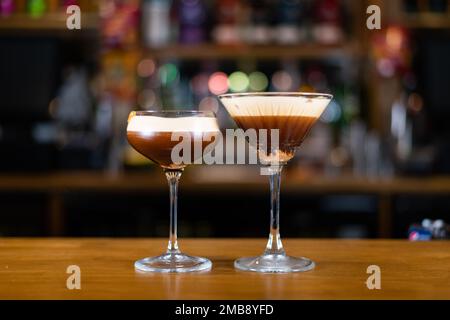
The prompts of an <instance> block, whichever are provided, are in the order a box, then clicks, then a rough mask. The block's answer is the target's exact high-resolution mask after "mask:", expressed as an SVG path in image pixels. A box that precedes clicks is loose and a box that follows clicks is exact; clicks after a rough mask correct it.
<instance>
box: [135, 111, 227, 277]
mask: <svg viewBox="0 0 450 320" xmlns="http://www.w3.org/2000/svg"><path fill="white" fill-rule="evenodd" d="M218 133H219V126H218V124H217V119H216V117H215V115H214V113H212V112H203V111H132V112H131V113H130V115H129V117H128V127H127V138H128V142H129V143H130V144H131V145H132V146H133V148H134V149H136V150H137V151H138V152H139V153H141V154H142V155H144V156H145V157H147V158H149V159H150V160H152V161H153V162H155V163H157V164H159V165H160V167H161V168H162V169H163V171H164V173H165V175H166V178H167V181H168V183H169V188H170V233H169V243H168V246H167V251H166V252H165V253H163V254H162V255H160V256H156V257H148V258H143V259H141V260H138V261H136V262H135V264H134V266H135V268H136V270H138V271H143V272H191V271H204V270H209V269H211V266H212V264H211V261H210V260H208V259H206V258H202V257H193V256H189V255H186V254H184V253H181V251H180V249H179V247H178V241H177V195H178V181H179V179H180V177H181V174H182V172H183V170H184V168H185V167H186V165H187V163H186V162H184V161H179V160H176V159H173V158H174V157H173V156H172V151H173V149H174V147H175V146H176V145H177V144H179V143H180V141H181V139H182V138H183V139H184V138H189V139H190V143H191V150H194V146H195V145H198V144H199V145H201V146H202V148H201V149H202V153H201V154H203V151H204V148H205V147H206V145H207V144H209V143H208V142H207V141H208V139H212V137H214V136H215V135H216V134H218ZM206 137H208V138H206ZM198 142H199V143H198ZM191 153H192V154H191V155H190V156H189V157H191V159H190V160H189V161H187V162H192V163H193V162H194V161H195V160H198V159H194V156H197V155H196V154H195V152H191ZM200 156H201V155H200ZM183 158H184V157H183Z"/></svg>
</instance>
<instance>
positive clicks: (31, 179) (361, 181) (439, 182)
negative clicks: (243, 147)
mask: <svg viewBox="0 0 450 320" xmlns="http://www.w3.org/2000/svg"><path fill="white" fill-rule="evenodd" d="M196 170H197V169H194V168H190V169H189V170H186V173H185V174H184V175H183V178H182V181H181V187H182V188H183V189H184V190H186V191H189V192H218V191H220V192H228V191H229V192H241V191H255V192H267V181H266V180H267V177H265V176H261V175H258V174H257V173H255V174H254V175H250V174H248V175H242V174H241V179H238V178H235V179H230V178H220V177H219V176H214V175H213V174H211V175H210V176H211V177H210V178H207V177H206V176H205V174H204V173H201V171H196ZM229 175H231V174H229ZM282 188H283V193H355V194H379V195H385V194H386V195H389V194H450V177H448V176H431V177H423V178H417V177H392V178H372V179H369V178H364V177H359V178H358V177H354V176H350V175H343V176H337V177H327V176H323V175H320V174H310V175H302V174H301V173H296V172H295V171H291V172H286V174H285V175H284V176H283V184H282ZM166 189H167V183H166V181H165V178H164V175H163V174H162V173H161V172H160V171H159V170H155V171H148V172H127V173H120V174H116V175H114V174H108V173H102V172H61V173H50V174H0V192H19V191H27V192H28V191H30V192H64V191H88V192H165V191H166Z"/></svg>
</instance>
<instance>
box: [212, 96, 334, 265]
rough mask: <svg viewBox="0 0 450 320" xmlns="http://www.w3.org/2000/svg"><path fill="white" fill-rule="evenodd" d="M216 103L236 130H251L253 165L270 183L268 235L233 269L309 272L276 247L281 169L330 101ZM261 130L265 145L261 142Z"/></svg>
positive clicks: (230, 99)
mask: <svg viewBox="0 0 450 320" xmlns="http://www.w3.org/2000/svg"><path fill="white" fill-rule="evenodd" d="M219 98H220V100H221V102H222V103H223V105H224V106H225V108H226V109H227V111H228V113H229V114H230V115H231V117H232V118H233V119H234V120H235V122H236V123H237V125H238V126H239V127H240V128H242V129H243V130H248V129H254V130H256V131H257V137H258V140H257V144H256V145H253V146H252V147H254V148H256V150H257V153H258V157H259V161H260V163H261V164H262V165H263V166H265V167H266V168H265V169H266V173H267V174H268V175H269V178H270V193H271V196H270V206H271V209H270V233H269V240H268V242H267V246H266V249H265V251H264V253H263V254H262V255H261V256H257V257H246V258H240V259H238V260H236V261H235V262H234V266H235V268H237V269H240V270H245V271H255V272H300V271H308V270H311V269H313V268H314V262H313V261H311V260H310V259H308V258H304V257H291V256H288V255H287V254H286V252H285V250H284V248H283V244H282V242H281V238H280V226H279V215H280V183H281V170H282V169H283V166H284V165H286V164H287V162H288V161H289V160H290V159H292V158H293V157H294V154H295V151H296V149H297V148H298V147H299V146H300V145H301V143H302V142H303V140H304V139H305V137H306V135H307V134H308V132H309V130H310V129H311V127H312V126H313V125H314V123H315V122H316V120H317V119H318V118H319V117H320V115H321V114H322V112H323V111H324V110H325V108H326V106H327V105H328V103H329V102H330V100H331V99H332V96H331V95H329V94H322V93H299V92H260V93H235V94H223V95H220V96H219ZM264 129H265V130H264ZM273 129H278V130H276V132H277V133H278V141H277V143H273V140H272V136H273V135H274V134H273V131H272V130H273ZM264 131H265V132H266V134H265V136H266V137H267V140H266V142H261V141H262V139H261V138H262V132H264ZM267 141H270V142H267ZM250 145H251V143H250Z"/></svg>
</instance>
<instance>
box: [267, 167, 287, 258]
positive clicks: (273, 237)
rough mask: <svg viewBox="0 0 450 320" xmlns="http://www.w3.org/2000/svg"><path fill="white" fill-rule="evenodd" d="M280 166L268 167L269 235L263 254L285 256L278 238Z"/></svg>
mask: <svg viewBox="0 0 450 320" xmlns="http://www.w3.org/2000/svg"><path fill="white" fill-rule="evenodd" d="M282 169H283V166H282V165H279V166H276V167H272V166H271V167H269V168H268V170H269V173H270V176H269V179H270V180H269V181H270V234H269V241H267V246H266V250H265V251H264V254H283V255H284V254H285V251H284V249H283V244H282V243H281V238H280V186H281V170H282Z"/></svg>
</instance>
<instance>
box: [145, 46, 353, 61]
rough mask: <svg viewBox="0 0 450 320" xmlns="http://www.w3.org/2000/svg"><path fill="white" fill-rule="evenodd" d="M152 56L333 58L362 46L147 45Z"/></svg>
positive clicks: (351, 52) (351, 54) (351, 53)
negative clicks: (153, 46)
mask: <svg viewBox="0 0 450 320" xmlns="http://www.w3.org/2000/svg"><path fill="white" fill-rule="evenodd" d="M144 51H145V54H146V55H147V56H148V57H151V58H155V59H160V60H165V59H184V60H200V59H235V58H243V59H244V58H257V59H285V58H286V59H288V58H297V59H299V58H313V59H315V58H317V59H319V58H321V59H323V58H331V57H348V56H355V55H358V54H359V50H358V46H357V45H356V44H355V43H352V42H344V43H339V44H333V45H324V44H316V43H304V44H297V45H276V44H273V45H244V44H242V45H218V44H207V43H205V44H196V45H182V44H177V45H170V46H167V47H161V48H147V49H145V50H144Z"/></svg>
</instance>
